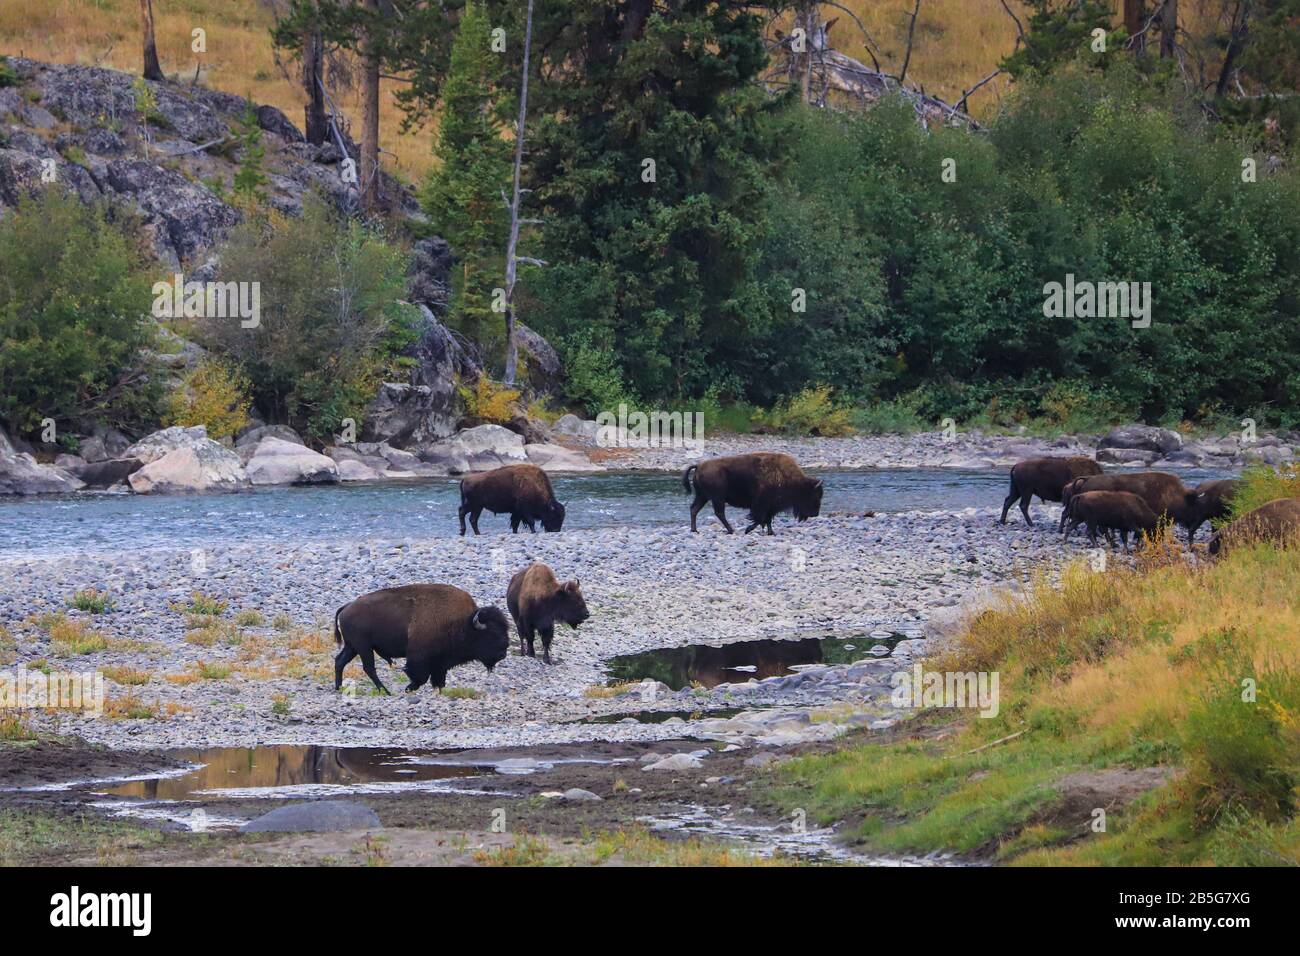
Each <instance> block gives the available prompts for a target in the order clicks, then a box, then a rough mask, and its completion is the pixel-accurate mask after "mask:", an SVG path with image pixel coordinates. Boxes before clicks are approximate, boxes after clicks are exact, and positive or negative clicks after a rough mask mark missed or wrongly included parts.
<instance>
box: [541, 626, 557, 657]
mask: <svg viewBox="0 0 1300 956" xmlns="http://www.w3.org/2000/svg"><path fill="white" fill-rule="evenodd" d="M541 631H542V660H543V661H545V662H546V663H547V664H550V663H553V662H552V661H551V640H552V639H553V638H554V637H555V628H553V627H544V628H542V629H541Z"/></svg>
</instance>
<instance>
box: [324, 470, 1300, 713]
mask: <svg viewBox="0 0 1300 956" xmlns="http://www.w3.org/2000/svg"><path fill="white" fill-rule="evenodd" d="M682 485H683V487H684V488H685V490H686V491H687V492H688V493H693V494H694V500H693V501H692V502H691V506H690V519H691V531H697V530H698V528H697V527H696V518H697V516H698V515H699V512H700V509H702V508H703V507H704V506H705V505H706V504H708V505H711V506H712V508H713V513H714V514H715V515H716V516H717V518H718V520H719V521H720V522H721V523H722V526H723V528H724V529H725V530H726V532H727V533H728V534H732V533H734V532H735V529H734V528H733V527H732V526H731V523H730V522H729V521H728V520H727V514H726V509H727V506H728V505H730V506H732V507H735V508H745V509H748V511H749V526H748V527H747V528H745V533H746V534H748V533H749V532H751V531H753V530H754V529H755V528H762V529H764V530H765V531H766V532H767V533H768V534H769V535H770V534H772V533H773V531H772V520H773V519H774V518H775V517H776V516H777V515H779V514H781V513H782V512H786V511H788V512H791V513H792V514H793V515H794V517H795V518H796V519H797V520H798V521H806V520H807V519H809V518H815V517H817V515H818V514H819V513H820V512H821V503H822V493H823V491H824V486H823V481H822V479H820V478H813V477H811V476H809V475H806V474H804V472H803V470H802V469H801V468H800V467H799V465H798V464H797V463H796V462H795V460H794V459H793V458H791V457H790V456H789V455H783V454H776V453H771V452H758V453H753V454H747V455H732V456H729V457H725V458H714V459H710V460H708V461H703V462H700V463H699V464H698V465H691V466H690V467H689V468H687V469H686V470H685V471H684V472H683V473H682ZM1239 487H1240V482H1239V481H1238V480H1237V479H1225V480H1219V481H1207V482H1204V483H1202V484H1200V485H1197V486H1196V487H1195V488H1188V487H1187V486H1185V485H1184V484H1183V482H1182V481H1181V480H1180V479H1179V478H1178V477H1177V476H1175V475H1171V474H1167V473H1165V472H1158V471H1149V472H1134V473H1124V474H1103V473H1102V470H1101V466H1099V465H1098V464H1097V462H1095V461H1093V460H1092V459H1091V458H1082V457H1074V458H1031V459H1029V460H1027V461H1022V462H1019V463H1018V464H1016V465H1015V466H1014V467H1013V468H1012V469H1011V486H1010V489H1009V491H1008V494H1007V496H1006V498H1005V500H1004V501H1003V502H1002V518H1001V522H1002V524H1006V523H1007V512H1008V511H1009V510H1010V509H1011V506H1012V504H1015V503H1017V502H1019V507H1020V512H1021V514H1023V515H1024V518H1025V522H1026V523H1027V524H1029V525H1030V526H1032V525H1033V523H1034V522H1033V519H1032V518H1031V517H1030V515H1029V505H1030V502H1031V501H1032V500H1033V498H1034V497H1035V496H1037V497H1038V498H1040V499H1041V500H1043V501H1059V502H1061V504H1062V512H1061V520H1060V525H1059V526H1058V529H1057V530H1058V531H1059V532H1062V533H1063V534H1064V536H1065V538H1066V539H1068V538H1069V537H1070V535H1072V534H1073V533H1074V532H1075V530H1076V529H1078V528H1079V526H1080V525H1082V526H1083V527H1084V529H1085V530H1086V531H1087V533H1088V538H1089V540H1090V541H1091V543H1092V544H1093V545H1094V546H1095V545H1096V544H1097V543H1098V539H1097V535H1098V533H1099V532H1100V533H1102V534H1103V535H1105V536H1106V537H1107V539H1108V540H1111V541H1113V538H1111V535H1112V533H1115V532H1117V533H1118V534H1119V537H1120V541H1121V543H1122V544H1123V546H1124V549H1125V550H1126V551H1127V550H1128V540H1129V536H1130V535H1133V536H1134V537H1135V538H1136V537H1137V536H1150V535H1152V534H1153V533H1154V532H1155V531H1156V530H1157V528H1158V527H1159V526H1160V524H1161V523H1162V522H1172V523H1174V524H1177V525H1180V526H1181V527H1183V528H1185V529H1186V530H1187V539H1188V542H1189V543H1191V541H1192V539H1193V538H1194V537H1195V536H1196V531H1197V529H1198V528H1200V527H1201V525H1203V524H1205V523H1206V522H1207V521H1215V520H1217V519H1220V518H1224V517H1226V516H1227V515H1228V513H1229V510H1230V506H1231V502H1232V497H1233V495H1234V494H1235V493H1236V492H1237V490H1238V488H1239ZM460 502H461V503H460V514H459V517H460V533H461V534H462V535H464V534H465V519H466V517H468V518H469V524H470V526H471V527H472V528H473V529H474V533H475V534H476V535H477V534H478V533H479V527H478V522H479V517H480V515H481V514H482V513H483V512H484V511H490V512H492V513H493V514H508V515H509V516H510V530H511V531H512V532H514V533H518V531H519V526H520V525H527V526H528V530H529V531H531V532H534V533H535V532H536V531H537V523H538V522H540V523H541V525H542V528H543V530H545V531H559V530H560V529H561V528H562V527H563V524H564V515H565V509H564V505H563V504H561V503H560V502H559V501H558V500H556V497H555V490H554V489H553V488H552V487H551V481H550V479H549V478H548V477H547V476H546V473H545V472H543V471H542V470H541V469H540V468H538V467H537V466H535V465H509V466H507V467H504V468H498V469H496V470H494V471H489V472H485V473H483V474H478V475H471V476H469V477H467V478H465V479H464V480H463V481H462V482H461V485H460ZM1298 535H1300V500H1297V499H1290V498H1284V499H1279V500H1277V501H1272V502H1269V503H1268V504H1266V505H1264V506H1263V507H1261V508H1257V509H1256V510H1254V511H1252V512H1250V513H1249V514H1246V515H1244V516H1242V517H1241V518H1238V519H1237V520H1235V521H1233V522H1231V523H1230V524H1227V525H1224V526H1223V527H1221V528H1220V529H1219V530H1218V531H1216V532H1215V534H1214V536H1213V539H1212V540H1211V542H1210V546H1209V551H1210V554H1212V555H1218V554H1221V553H1224V552H1225V551H1226V550H1227V549H1228V548H1230V547H1235V546H1237V545H1239V544H1242V543H1244V542H1249V541H1258V540H1271V541H1274V542H1278V543H1283V542H1286V541H1292V540H1294V539H1295V538H1296V537H1297V536H1298ZM506 603H507V606H508V608H509V611H510V617H511V618H513V619H514V622H515V628H516V630H517V631H518V633H519V653H520V654H521V655H524V654H526V655H527V656H529V657H534V656H536V649H535V642H536V638H537V636H538V635H539V634H540V635H541V638H542V659H543V660H544V661H545V662H546V663H547V664H550V663H551V642H552V640H553V639H554V635H555V626H556V625H557V624H560V625H563V624H567V625H569V626H570V627H571V628H573V629H575V630H576V629H577V627H578V625H580V624H581V623H582V622H584V621H585V620H587V618H588V617H590V612H589V611H588V610H587V604H586V602H585V601H584V600H583V596H582V588H581V586H580V585H579V583H578V582H577V581H576V580H574V581H566V582H560V581H558V580H557V579H556V577H555V574H554V572H552V570H551V569H550V568H549V567H547V566H546V565H544V564H540V563H534V564H530V565H529V566H528V567H527V568H524V569H523V570H522V571H520V572H519V573H518V574H516V575H515V576H514V577H513V578H511V580H510V585H509V587H508V588H507V591H506ZM334 639H335V642H336V643H337V644H338V645H339V651H338V653H337V655H336V656H335V658H334V686H335V689H336V690H337V689H338V688H339V687H340V686H341V685H342V681H343V669H344V668H345V667H346V666H347V665H348V663H349V662H351V661H352V660H353V659H354V658H356V657H360V658H361V664H362V667H363V669H364V670H365V673H366V676H367V677H369V678H370V680H371V681H372V682H373V683H374V685H375V687H376V688H378V689H379V690H380V691H382V692H384V693H388V688H386V687H385V686H384V684H383V682H382V681H381V680H380V679H379V675H378V674H377V673H376V672H375V657H376V656H378V657H382V658H383V659H384V660H386V661H388V663H389V664H392V662H393V659H394V658H398V657H401V658H405V659H406V665H405V671H406V675H407V677H408V678H410V683H409V684H408V685H407V687H406V689H407V690H408V691H414V690H417V689H419V688H420V687H421V686H423V685H424V683H425V682H428V683H429V684H430V685H431V686H433V687H435V688H438V689H439V690H441V689H442V688H443V686H445V684H446V680H447V672H448V671H449V670H451V669H452V668H453V667H456V666H458V665H460V664H466V663H469V662H471V661H478V662H480V663H481V664H483V665H484V666H485V667H486V668H487V669H488V670H491V669H492V668H493V667H494V666H495V665H496V664H497V663H498V662H499V661H501V660H502V659H503V658H504V657H505V656H506V653H507V650H508V648H509V645H510V634H509V625H508V624H507V622H506V616H505V615H504V614H503V613H501V611H500V610H499V609H498V608H495V607H479V606H478V604H477V603H476V602H475V601H474V598H473V597H472V596H471V595H470V594H468V593H467V592H465V591H463V590H461V589H460V588H457V587H453V586H451V585H449V584H409V585H406V586H403V587H396V588H385V589H383V590H381V591H374V592H372V593H370V594H365V595H363V596H361V597H359V598H357V599H356V600H355V601H352V602H350V603H348V604H345V605H344V606H343V607H341V608H339V609H338V611H337V612H336V613H335V615H334Z"/></svg>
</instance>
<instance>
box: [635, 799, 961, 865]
mask: <svg viewBox="0 0 1300 956" xmlns="http://www.w3.org/2000/svg"><path fill="white" fill-rule="evenodd" d="M747 817H752V814H750V813H747V812H745V811H744V810H741V811H738V812H737V811H733V810H732V808H731V807H729V806H722V807H703V806H699V805H697V804H691V805H690V806H688V807H686V809H684V810H683V811H681V812H680V813H675V814H673V815H671V816H641V817H637V822H639V823H644V824H645V825H646V826H647V827H648V828H649V829H650V830H653V831H659V832H676V833H681V834H683V835H689V836H698V837H708V838H713V839H724V840H731V841H734V842H736V843H739V844H741V846H742V848H743V849H745V850H748V851H749V852H751V853H754V854H756V855H758V856H763V857H768V856H773V855H774V854H777V853H780V854H782V855H784V856H789V857H799V858H802V859H806V860H812V861H816V862H822V863H846V864H853V865H854V866H895V867H923V866H957V865H960V864H958V863H956V862H955V861H953V860H952V859H950V858H949V857H948V856H946V855H941V854H932V855H930V856H925V857H913V856H900V857H894V856H867V855H863V854H858V853H853V852H851V851H849V850H847V849H845V848H844V847H843V846H841V845H840V844H839V843H837V842H836V840H835V830H834V829H833V828H831V827H823V828H814V827H807V828H805V829H804V830H802V831H796V830H795V828H794V826H793V825H792V824H789V823H786V824H781V825H776V826H774V825H772V824H769V823H760V822H757V821H753V820H752V819H747Z"/></svg>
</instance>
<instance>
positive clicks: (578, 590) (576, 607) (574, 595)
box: [555, 579, 591, 631]
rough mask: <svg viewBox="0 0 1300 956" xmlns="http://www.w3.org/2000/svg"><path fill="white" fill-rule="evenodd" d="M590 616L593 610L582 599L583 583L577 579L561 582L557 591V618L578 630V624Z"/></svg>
mask: <svg viewBox="0 0 1300 956" xmlns="http://www.w3.org/2000/svg"><path fill="white" fill-rule="evenodd" d="M589 617H591V612H590V611H588V610H587V602H586V601H584V600H583V599H582V585H580V584H579V583H578V582H577V580H576V579H575V580H572V581H566V582H565V583H564V584H561V585H560V587H559V590H558V591H556V592H555V620H557V621H563V622H564V623H565V624H567V625H569V627H571V628H573V629H574V630H575V631H576V630H577V629H578V625H579V624H581V623H582V622H583V621H585V620H586V619H587V618H589Z"/></svg>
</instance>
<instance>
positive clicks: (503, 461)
mask: <svg viewBox="0 0 1300 956" xmlns="http://www.w3.org/2000/svg"><path fill="white" fill-rule="evenodd" d="M433 448H437V449H440V450H444V451H445V452H446V454H447V456H448V457H449V458H453V459H456V458H461V459H463V460H464V461H465V463H466V464H467V465H468V470H469V471H491V470H492V469H493V468H500V467H502V466H503V465H516V464H520V463H523V462H526V461H528V455H527V454H526V453H525V452H524V438H523V436H522V435H519V434H516V433H515V432H512V431H510V429H508V428H502V427H501V426H500V425H479V426H477V427H475V428H467V429H465V430H464V431H462V432H457V433H456V435H455V436H454V437H452V438H449V439H447V441H445V442H439V443H438V444H437V445H435V446H433ZM424 459H425V461H429V457H428V455H427V454H426V455H425V456H424Z"/></svg>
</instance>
